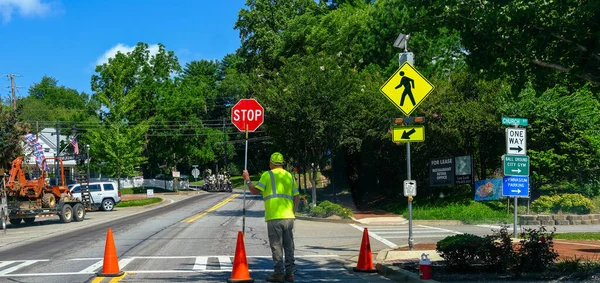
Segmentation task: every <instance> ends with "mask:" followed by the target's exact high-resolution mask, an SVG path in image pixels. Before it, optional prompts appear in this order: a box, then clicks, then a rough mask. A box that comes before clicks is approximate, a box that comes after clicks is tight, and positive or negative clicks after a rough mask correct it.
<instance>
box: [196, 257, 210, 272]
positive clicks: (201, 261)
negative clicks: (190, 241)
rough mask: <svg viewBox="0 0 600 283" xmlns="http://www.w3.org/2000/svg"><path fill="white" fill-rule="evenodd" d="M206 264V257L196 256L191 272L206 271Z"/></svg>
mask: <svg viewBox="0 0 600 283" xmlns="http://www.w3.org/2000/svg"><path fill="white" fill-rule="evenodd" d="M207 263H208V257H207V256H197V257H196V262H195V263H194V268H192V269H193V270H200V271H204V270H206V264H207Z"/></svg>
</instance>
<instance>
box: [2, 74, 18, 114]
mask: <svg viewBox="0 0 600 283" xmlns="http://www.w3.org/2000/svg"><path fill="white" fill-rule="evenodd" d="M5 76H6V77H8V78H10V86H7V88H10V89H11V94H12V95H11V104H12V107H13V110H16V109H17V89H18V88H21V86H15V77H21V75H17V74H8V75H5Z"/></svg>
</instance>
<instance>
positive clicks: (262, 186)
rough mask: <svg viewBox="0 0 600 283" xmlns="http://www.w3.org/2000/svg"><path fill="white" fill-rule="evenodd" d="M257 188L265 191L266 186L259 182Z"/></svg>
mask: <svg viewBox="0 0 600 283" xmlns="http://www.w3.org/2000/svg"><path fill="white" fill-rule="evenodd" d="M256 186H257V187H259V188H261V189H263V190H264V189H265V184H263V183H261V182H258V184H256Z"/></svg>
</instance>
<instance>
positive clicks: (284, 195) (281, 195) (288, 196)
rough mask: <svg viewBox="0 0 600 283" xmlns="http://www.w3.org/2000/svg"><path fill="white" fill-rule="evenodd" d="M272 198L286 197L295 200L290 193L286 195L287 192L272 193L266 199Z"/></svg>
mask: <svg viewBox="0 0 600 283" xmlns="http://www.w3.org/2000/svg"><path fill="white" fill-rule="evenodd" d="M272 198H286V199H289V200H294V198H293V197H292V196H290V195H286V194H276V195H270V196H266V197H265V198H264V199H265V200H268V199H272Z"/></svg>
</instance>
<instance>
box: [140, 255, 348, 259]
mask: <svg viewBox="0 0 600 283" xmlns="http://www.w3.org/2000/svg"><path fill="white" fill-rule="evenodd" d="M197 257H198V256H132V257H131V258H133V259H186V258H192V259H196V258H197ZM206 257H234V256H233V255H207V256H206ZM316 257H339V255H294V258H316ZM246 258H272V256H270V255H258V256H246Z"/></svg>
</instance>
